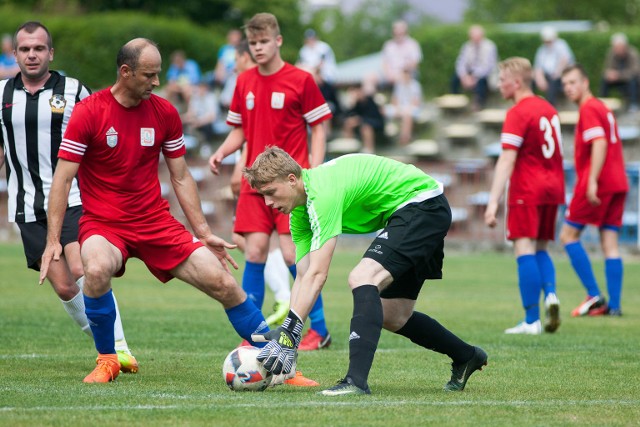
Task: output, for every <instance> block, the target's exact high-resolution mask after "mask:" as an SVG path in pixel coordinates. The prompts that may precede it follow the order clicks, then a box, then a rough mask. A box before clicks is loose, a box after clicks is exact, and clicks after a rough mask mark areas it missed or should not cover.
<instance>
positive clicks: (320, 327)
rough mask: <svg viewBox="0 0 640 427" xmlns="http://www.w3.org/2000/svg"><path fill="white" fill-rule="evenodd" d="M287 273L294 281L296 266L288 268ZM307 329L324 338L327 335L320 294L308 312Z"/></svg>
mask: <svg viewBox="0 0 640 427" xmlns="http://www.w3.org/2000/svg"><path fill="white" fill-rule="evenodd" d="M289 271H290V272H291V275H292V276H293V279H294V280H295V278H296V274H297V273H298V271H297V270H296V265H295V264H293V265H291V266H289ZM309 321H310V323H311V324H310V325H309V327H310V328H311V329H313V330H314V331H316V332H317V333H318V334H319V335H320V336H322V337H326V336H327V335H329V330H328V329H327V322H326V321H325V319H324V304H323V303H322V294H319V295H318V298H317V299H316V302H315V303H314V304H313V307H311V311H310V312H309Z"/></svg>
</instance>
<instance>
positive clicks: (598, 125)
mask: <svg viewBox="0 0 640 427" xmlns="http://www.w3.org/2000/svg"><path fill="white" fill-rule="evenodd" d="M575 133H576V136H575V151H574V159H575V163H576V165H575V166H576V174H577V182H576V188H575V191H574V193H575V194H586V192H587V181H588V180H589V171H590V170H591V144H592V143H593V141H595V140H596V139H598V138H604V139H606V141H607V157H606V159H605V161H604V165H603V166H602V171H601V172H600V176H599V177H598V194H612V193H623V192H627V191H628V190H629V183H628V181H627V175H626V174H625V171H624V158H623V155H622V143H621V141H620V135H619V134H618V124H617V123H616V119H615V117H614V116H613V113H612V112H611V110H609V108H607V106H606V105H604V103H603V102H602V101H600V100H599V99H597V98H595V97H592V98H590V99H589V100H588V101H587V102H585V103H584V104H583V105H581V106H580V118H579V120H578V123H577V124H576V132H575Z"/></svg>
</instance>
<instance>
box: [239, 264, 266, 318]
mask: <svg viewBox="0 0 640 427" xmlns="http://www.w3.org/2000/svg"><path fill="white" fill-rule="evenodd" d="M264 266H265V264H258V263H255V262H251V261H247V262H246V264H245V266H244V273H243V275H242V289H244V291H245V292H246V293H247V296H248V297H249V299H250V300H251V301H253V303H254V304H255V306H256V307H258V310H262V304H263V303H264Z"/></svg>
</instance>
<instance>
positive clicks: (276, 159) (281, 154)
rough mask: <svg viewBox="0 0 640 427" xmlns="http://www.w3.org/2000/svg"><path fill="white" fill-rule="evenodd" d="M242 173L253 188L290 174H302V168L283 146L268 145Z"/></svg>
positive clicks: (298, 175) (299, 175) (283, 178)
mask: <svg viewBox="0 0 640 427" xmlns="http://www.w3.org/2000/svg"><path fill="white" fill-rule="evenodd" d="M242 174H243V175H244V177H245V179H246V180H247V182H248V183H249V185H250V186H251V188H253V189H258V188H261V187H263V186H265V185H267V184H270V183H272V182H274V181H277V180H285V179H286V178H287V177H288V176H289V174H294V175H295V176H296V178H300V177H301V176H302V168H301V167H300V165H299V164H298V163H297V162H296V161H295V160H293V158H292V157H291V156H290V155H289V154H287V152H286V151H284V150H283V149H281V148H278V147H272V146H269V147H267V148H266V149H265V150H264V151H263V152H262V153H260V155H258V157H257V158H256V160H255V161H254V162H253V165H251V167H245V168H244V169H243V170H242Z"/></svg>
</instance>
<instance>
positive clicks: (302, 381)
mask: <svg viewBox="0 0 640 427" xmlns="http://www.w3.org/2000/svg"><path fill="white" fill-rule="evenodd" d="M284 383H285V384H286V385H292V386H295V387H317V386H319V385H320V383H319V382H317V381H314V380H312V379H311V378H307V377H305V376H304V375H302V372H300V371H296V375H295V376H294V377H293V378H289V379H288V380H284Z"/></svg>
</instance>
